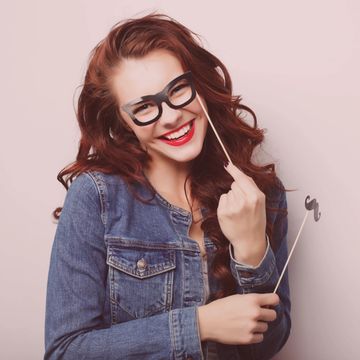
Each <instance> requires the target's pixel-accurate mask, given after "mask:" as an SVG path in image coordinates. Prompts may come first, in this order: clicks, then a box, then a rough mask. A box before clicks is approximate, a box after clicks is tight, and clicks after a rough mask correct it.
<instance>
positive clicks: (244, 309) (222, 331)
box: [198, 293, 280, 345]
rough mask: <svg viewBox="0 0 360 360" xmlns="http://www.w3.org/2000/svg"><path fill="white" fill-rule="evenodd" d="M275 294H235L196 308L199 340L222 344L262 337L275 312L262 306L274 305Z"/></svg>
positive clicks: (245, 341) (256, 341)
mask: <svg viewBox="0 0 360 360" xmlns="http://www.w3.org/2000/svg"><path fill="white" fill-rule="evenodd" d="M279 302H280V298H279V296H278V295H277V294H273V293H267V294H256V293H252V294H236V295H230V296H227V297H224V298H222V299H219V300H215V301H213V302H211V303H209V304H206V305H202V306H199V307H198V314H199V330H200V338H201V341H204V340H212V341H216V342H220V343H223V344H232V345H241V344H255V343H260V342H262V341H263V340H264V335H263V333H264V332H265V331H267V329H268V324H267V322H269V321H274V320H275V319H276V311H275V310H273V309H267V308H265V307H266V306H269V305H273V306H274V305H277V304H279Z"/></svg>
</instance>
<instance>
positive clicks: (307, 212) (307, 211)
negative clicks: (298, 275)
mask: <svg viewBox="0 0 360 360" xmlns="http://www.w3.org/2000/svg"><path fill="white" fill-rule="evenodd" d="M309 212H310V211H309V210H306V214H305V217H304V220H303V222H302V224H301V226H300V230H299V232H298V234H297V237H296V240H295V242H294V245H293V246H292V248H291V251H290V254H289V256H288V258H287V260H286V263H285V265H284V268H283V270H282V272H281V275H280V278H279V280H278V282H277V284H276V287H275V290H274V291H273V293H276V291H277V289H278V287H279V285H280V281H281V279H282V277H283V276H284V273H285V269H286V267H287V265H288V263H289V260H290V257H291V255H292V253H293V251H294V249H295V246H296V243H297V242H298V240H299V237H300V234H301V231H302V229H303V227H304V224H305V221H306V219H307V217H308V215H309Z"/></svg>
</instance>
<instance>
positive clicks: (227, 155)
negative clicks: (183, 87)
mask: <svg viewBox="0 0 360 360" xmlns="http://www.w3.org/2000/svg"><path fill="white" fill-rule="evenodd" d="M196 97H197V99H198V101H199V103H200V106H201V107H202V109H203V111H204V113H205V115H206V117H207V119H208V120H209V123H210V125H211V127H212V129H213V131H214V133H215V135H216V137H217V139H218V140H219V143H220V145H221V147H222V149H223V150H224V153H225V155H226V157H227V158H228V160H229V162H230V163H231V164H233V162H232V161H231V159H230V156H229V154H228V152H227V151H226V149H225V146H224V144H223V143H222V141H221V139H220V137H219V135H218V133H217V131H216V129H215V127H214V124H213V123H212V121H211V120H210V117H209V114H208V113H207V111H206V109H205V107H204V105H203V103H202V101H201V99H200V96H199V94H198V93H197V92H196Z"/></svg>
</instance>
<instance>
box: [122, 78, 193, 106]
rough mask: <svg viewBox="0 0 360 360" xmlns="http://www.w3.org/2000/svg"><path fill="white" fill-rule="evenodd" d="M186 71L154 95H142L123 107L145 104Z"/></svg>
mask: <svg viewBox="0 0 360 360" xmlns="http://www.w3.org/2000/svg"><path fill="white" fill-rule="evenodd" d="M187 72H188V71H186V72H184V73H182V74H180V75H178V76H175V77H174V78H173V79H172V80H170V81H169V82H168V83H167V84H166V85H165V86H164V87H163V89H162V90H160V91H159V92H157V93H156V94H151V95H143V96H141V97H138V98H136V99H133V100H130V101H128V102H127V103H125V104H124V105H123V106H126V105H128V106H129V105H138V104H141V103H142V102H146V101H147V100H150V99H151V98H153V97H154V96H155V95H157V94H159V93H161V92H163V91H164V90H165V89H166V88H167V87H168V86H169V85H170V84H171V83H172V82H173V81H175V80H177V79H178V78H179V77H181V76H183V75H184V74H186V73H187Z"/></svg>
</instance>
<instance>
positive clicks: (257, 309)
mask: <svg viewBox="0 0 360 360" xmlns="http://www.w3.org/2000/svg"><path fill="white" fill-rule="evenodd" d="M194 35H195V34H194V33H192V32H191V31H190V30H188V29H187V28H186V27H184V26H183V25H181V24H179V23H178V22H176V21H175V20H174V19H172V18H170V17H167V16H166V15H161V14H149V15H147V16H145V17H143V18H140V19H129V20H127V21H123V22H120V23H118V24H116V25H115V26H114V27H113V28H112V30H111V31H110V33H109V34H108V35H107V37H106V38H105V39H104V40H103V41H101V42H100V43H99V44H98V45H97V46H96V48H95V49H94V50H93V52H92V54H91V59H90V62H89V65H88V69H87V72H86V76H85V82H84V85H83V88H82V91H81V94H80V97H79V101H78V112H77V117H78V121H79V125H80V129H81V140H80V147H79V152H78V155H77V159H76V161H75V162H74V163H73V164H71V165H70V166H68V167H67V168H65V169H63V170H62V171H61V172H60V173H59V176H58V179H59V181H60V182H62V184H63V185H64V186H65V187H66V189H68V192H67V195H66V199H65V202H64V206H63V208H62V211H61V216H60V217H59V212H60V210H61V208H58V209H56V210H55V212H54V216H55V217H56V218H59V222H58V226H57V230H56V235H55V239H54V244H53V249H52V254H51V263H50V270H49V278H48V290H47V304H46V324H45V345H46V352H45V359H60V358H61V359H270V358H271V357H272V356H273V355H274V354H275V353H277V352H278V351H279V350H280V349H281V348H282V346H283V345H284V344H285V342H286V340H287V338H288V336H289V333H290V326H291V321H290V298H289V286H288V277H287V273H285V277H284V278H283V280H282V282H281V285H280V287H279V289H278V292H277V294H273V293H272V292H273V290H274V288H275V285H276V282H277V280H278V279H279V273H280V272H281V270H282V268H283V266H284V264H285V261H286V258H287V244H286V235H287V217H286V214H287V204H286V195H285V189H284V187H283V185H282V183H281V181H280V180H279V178H278V177H277V176H276V174H275V170H274V165H273V164H270V165H267V166H259V165H255V164H253V163H252V162H251V156H252V153H253V150H254V148H255V147H256V146H257V145H259V144H260V143H261V142H262V141H263V139H264V135H263V130H261V129H259V128H257V125H256V117H255V115H254V113H253V112H252V111H251V110H250V109H249V108H247V107H246V106H244V105H242V104H240V100H241V99H240V97H237V96H232V85H231V79H230V76H229V73H228V71H227V70H226V68H225V66H224V65H223V64H222V63H221V62H220V60H219V59H217V58H216V57H215V56H214V55H212V54H210V53H209V52H208V51H206V50H205V49H204V48H203V47H202V46H200V45H199V43H198V41H196V40H195V36H194ZM196 94H198V95H199V96H200V100H199V98H197V96H196ZM200 101H201V102H202V103H203V105H204V106H205V108H206V111H207V112H208V114H209V116H210V118H211V120H212V121H213V123H214V126H215V128H216V129H217V131H218V134H219V136H220V138H221V140H222V141H223V143H224V146H225V147H226V149H227V151H228V152H229V154H230V156H231V159H232V161H233V164H229V165H228V166H227V167H225V168H224V164H225V163H226V157H225V155H224V153H223V150H222V148H221V146H220V144H219V142H218V140H217V138H216V137H215V135H214V133H213V131H212V129H211V128H210V126H208V120H207V117H206V116H205V113H204V111H203V109H202V107H201V104H200ZM241 109H245V110H247V111H249V112H250V113H251V114H252V115H253V117H254V121H255V125H254V127H251V126H249V125H248V124H247V123H246V122H245V121H244V119H243V118H242V117H241V112H240V111H239V110H241ZM65 176H67V178H66V180H64V178H65ZM69 185H70V187H69Z"/></svg>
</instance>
